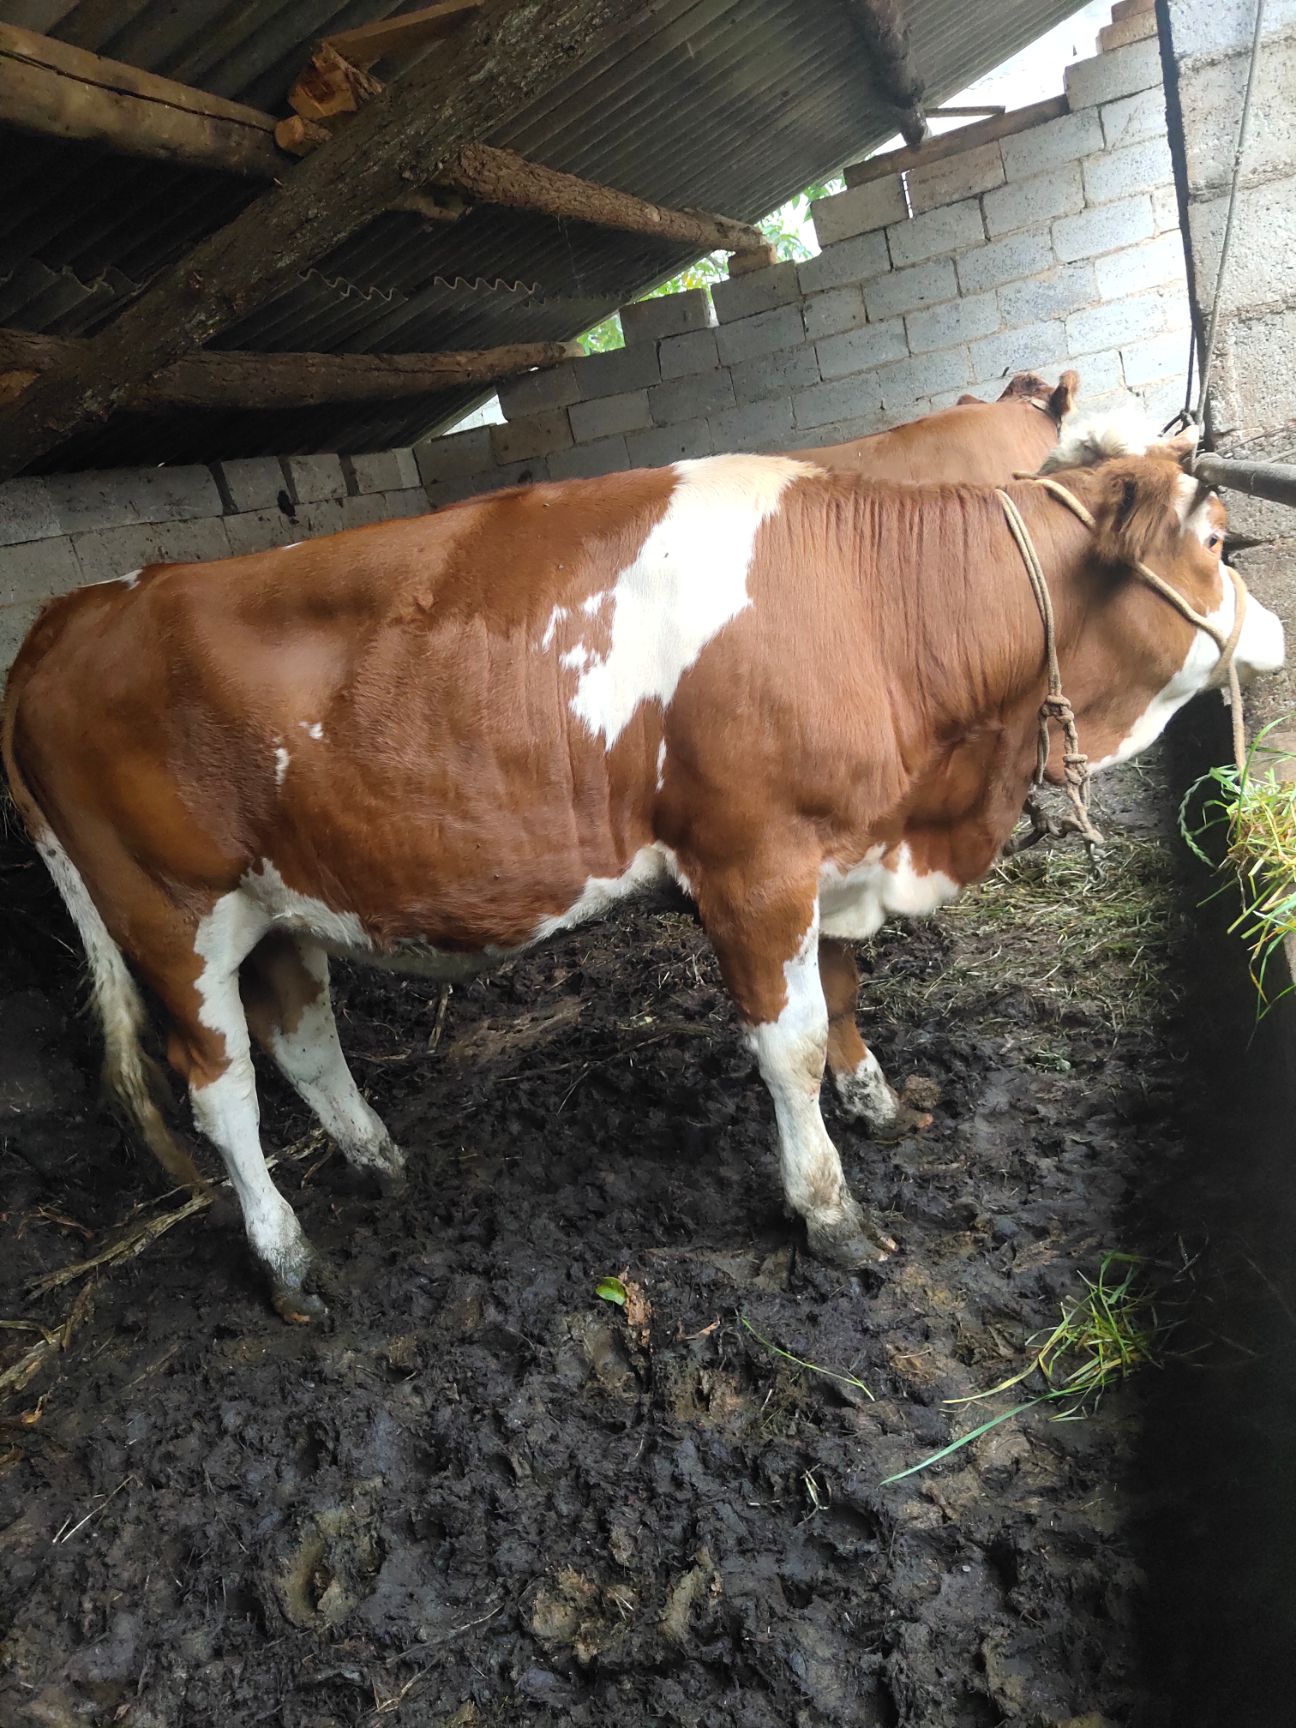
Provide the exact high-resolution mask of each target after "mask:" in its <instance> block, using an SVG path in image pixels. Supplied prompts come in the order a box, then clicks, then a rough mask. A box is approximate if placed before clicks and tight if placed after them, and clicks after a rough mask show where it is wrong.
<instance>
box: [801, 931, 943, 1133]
mask: <svg viewBox="0 0 1296 1728" xmlns="http://www.w3.org/2000/svg"><path fill="white" fill-rule="evenodd" d="M819 976H820V978H821V979H822V981H823V992H824V999H825V1001H826V1002H827V1004H828V1066H829V1068H830V1070H831V1071H832V1077H833V1085H834V1086H835V1087H836V1088H837V1096H838V1098H839V1099H840V1100H841V1107H842V1109H843V1110H844V1111H845V1112H846V1114H847V1115H848V1116H854V1117H857V1118H858V1119H859V1120H860V1121H862V1122H863V1124H864V1126H865V1127H866V1128H867V1129H868V1131H869V1133H870V1134H871V1135H872V1136H873V1138H874V1139H875V1140H899V1139H900V1138H901V1136H902V1135H905V1134H910V1133H913V1131H914V1130H915V1129H919V1128H929V1127H930V1126H931V1115H930V1112H928V1111H926V1110H916V1109H915V1108H914V1107H913V1105H912V1104H908V1103H906V1101H905V1100H904V1099H903V1098H901V1097H900V1095H899V1094H898V1093H897V1092H896V1090H895V1088H894V1087H893V1086H892V1085H891V1083H890V1081H889V1080H888V1079H887V1077H886V1075H885V1074H884V1073H883V1072H882V1065H881V1063H880V1062H879V1061H878V1059H877V1057H876V1056H875V1055H874V1054H873V1052H872V1051H871V1050H870V1049H869V1047H868V1045H867V1044H865V1042H864V1040H863V1039H862V1038H861V1037H860V1034H859V1027H858V1026H857V1025H856V1022H855V1011H856V999H857V997H858V995H859V981H860V980H859V967H858V966H857V965H856V963H855V956H854V954H853V953H852V952H851V950H850V949H849V948H848V947H847V946H846V944H845V943H844V942H837V941H835V940H834V939H833V938H832V937H830V936H825V937H824V938H823V939H822V940H821V941H820V944H819Z"/></svg>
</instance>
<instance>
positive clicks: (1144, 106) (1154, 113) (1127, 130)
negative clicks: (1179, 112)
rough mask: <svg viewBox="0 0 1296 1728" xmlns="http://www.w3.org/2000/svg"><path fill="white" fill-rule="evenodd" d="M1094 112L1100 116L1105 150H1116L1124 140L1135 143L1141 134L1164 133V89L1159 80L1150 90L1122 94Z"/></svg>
mask: <svg viewBox="0 0 1296 1728" xmlns="http://www.w3.org/2000/svg"><path fill="white" fill-rule="evenodd" d="M1085 112H1088V110H1085ZM1098 113H1099V117H1100V118H1101V120H1102V129H1103V142H1104V143H1105V144H1106V146H1107V148H1108V149H1109V150H1120V149H1122V148H1123V147H1124V146H1125V145H1126V144H1137V143H1139V142H1140V141H1141V140H1142V139H1144V138H1164V137H1165V131H1166V110H1165V92H1164V91H1163V90H1162V88H1161V86H1160V85H1159V84H1157V85H1154V86H1153V88H1152V89H1151V90H1140V91H1139V92H1138V94H1137V95H1135V96H1122V97H1121V98H1120V100H1119V101H1117V102H1106V103H1104V104H1103V106H1102V107H1101V108H1100V109H1099V110H1098Z"/></svg>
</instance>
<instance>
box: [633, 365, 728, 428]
mask: <svg viewBox="0 0 1296 1728" xmlns="http://www.w3.org/2000/svg"><path fill="white" fill-rule="evenodd" d="M648 404H649V407H650V408H651V409H652V417H653V419H654V420H655V421H656V422H657V424H658V425H659V426H670V425H672V424H673V423H674V422H675V421H676V420H696V419H697V418H699V416H701V415H710V414H719V413H720V412H721V410H722V409H725V408H732V407H733V405H734V393H733V385H732V383H731V382H730V380H729V374H728V373H727V372H695V373H693V374H691V375H690V376H689V377H687V378H672V379H671V380H670V382H669V383H667V384H658V385H657V387H656V389H654V390H650V391H649V392H648Z"/></svg>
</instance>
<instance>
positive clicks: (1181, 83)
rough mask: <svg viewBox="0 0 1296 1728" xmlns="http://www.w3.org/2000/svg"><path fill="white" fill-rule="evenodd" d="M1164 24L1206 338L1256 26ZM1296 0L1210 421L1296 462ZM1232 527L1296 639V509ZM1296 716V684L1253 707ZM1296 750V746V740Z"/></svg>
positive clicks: (1267, 716)
mask: <svg viewBox="0 0 1296 1728" xmlns="http://www.w3.org/2000/svg"><path fill="white" fill-rule="evenodd" d="M1161 18H1162V29H1163V32H1164V36H1165V46H1166V49H1167V56H1168V58H1169V60H1170V62H1171V64H1172V66H1173V73H1172V78H1173V83H1174V91H1173V99H1172V101H1171V103H1170V117H1171V140H1172V144H1173V146H1174V156H1175V165H1176V170H1177V181H1178V191H1179V196H1180V197H1181V199H1182V201H1183V204H1184V207H1185V209H1186V211H1187V235H1188V247H1189V252H1190V255H1191V260H1192V280H1193V299H1194V307H1195V311H1196V314H1197V318H1198V322H1199V328H1200V329H1201V331H1202V333H1203V336H1204V335H1205V332H1206V330H1207V328H1208V326H1209V322H1210V315H1211V307H1212V304H1213V302H1214V297H1215V284H1216V279H1217V276H1218V273H1219V264H1220V246H1221V242H1222V239H1223V234H1224V224H1225V217H1226V213H1227V209H1228V201H1229V191H1230V187H1231V185H1232V181H1233V165H1234V158H1235V153H1236V149H1237V141H1238V126H1239V122H1240V120H1241V114H1242V101H1243V93H1244V91H1245V89H1246V84H1247V74H1248V70H1249V67H1250V64H1251V41H1252V32H1253V28H1254V23H1255V8H1254V5H1253V3H1252V0H1168V4H1167V5H1165V7H1164V8H1163V11H1162V14H1161ZM1293 258H1296V0H1267V4H1266V6H1265V11H1264V21H1263V34H1262V37H1261V40H1260V46H1259V52H1258V55H1257V59H1256V76H1255V87H1254V92H1253V95H1252V114H1251V124H1250V129H1249V131H1248V135H1247V140H1246V144H1245V147H1244V150H1243V154H1242V163H1241V173H1240V176H1239V179H1238V195H1237V206H1236V210H1235V213H1234V226H1233V238H1232V241H1231V245H1230V252H1229V261H1228V264H1227V267H1226V270H1225V275H1224V279H1223V283H1222V290H1221V294H1220V324H1219V337H1218V341H1217V345H1216V352H1215V360H1214V368H1213V371H1212V375H1211V388H1210V400H1209V404H1208V411H1207V423H1208V427H1209V431H1210V436H1211V442H1212V443H1213V445H1214V447H1215V448H1216V449H1217V450H1219V451H1221V452H1222V453H1223V454H1225V455H1228V456H1238V457H1250V458H1252V459H1253V460H1257V461H1265V460H1272V461H1291V460H1292V454H1291V453H1292V450H1293V448H1296V268H1293ZM1227 502H1228V506H1229V519H1230V523H1231V525H1232V526H1234V527H1235V528H1236V529H1237V530H1238V531H1239V532H1240V533H1242V534H1245V535H1246V536H1248V537H1249V538H1253V539H1256V540H1258V541H1260V542H1261V544H1260V545H1259V546H1258V547H1256V548H1254V549H1252V550H1250V551H1248V552H1247V553H1246V554H1245V555H1244V556H1242V557H1239V559H1238V566H1239V568H1240V569H1241V570H1242V571H1243V572H1244V573H1245V575H1246V579H1247V581H1248V583H1250V584H1251V585H1252V586H1254V588H1255V590H1256V592H1257V594H1258V595H1259V596H1260V598H1261V599H1262V600H1264V601H1265V603H1266V604H1267V605H1269V606H1272V607H1273V608H1274V609H1275V610H1276V611H1277V612H1278V614H1279V615H1280V617H1281V618H1282V620H1283V622H1284V624H1285V625H1286V628H1287V633H1288V643H1289V645H1290V644H1291V643H1293V642H1296V513H1293V512H1292V511H1291V510H1290V509H1286V508H1284V507H1282V506H1281V505H1276V504H1266V503H1263V502H1261V501H1259V500H1255V499H1249V498H1246V497H1244V496H1243V495H1242V494H1241V493H1237V492H1233V493H1229V494H1227ZM1294 709H1296V676H1293V673H1292V671H1290V670H1289V671H1288V672H1287V673H1286V674H1284V675H1283V676H1282V677H1280V678H1277V679H1269V680H1265V682H1264V683H1263V684H1262V685H1260V686H1257V687H1256V689H1255V690H1254V691H1252V692H1251V693H1250V694H1249V696H1248V699H1247V710H1248V715H1249V717H1250V719H1251V722H1252V725H1253V727H1255V726H1259V725H1262V724H1265V723H1266V722H1268V721H1270V720H1274V719H1277V718H1279V717H1282V716H1287V715H1290V714H1291V713H1292V711H1293V710H1294ZM1289 747H1296V741H1293V743H1292V744H1289Z"/></svg>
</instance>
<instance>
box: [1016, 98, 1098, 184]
mask: <svg viewBox="0 0 1296 1728" xmlns="http://www.w3.org/2000/svg"><path fill="white" fill-rule="evenodd" d="M1102 147H1103V129H1102V121H1101V120H1100V119H1099V118H1098V111H1097V109H1096V108H1085V109H1082V110H1081V112H1080V113H1079V114H1063V115H1061V116H1060V118H1059V119H1057V120H1049V121H1046V122H1045V124H1044V125H1043V126H1032V127H1031V128H1030V129H1029V130H1028V131H1026V132H1017V133H1015V134H1014V135H1013V136H1012V137H1011V138H1005V139H1004V140H1003V144H1002V149H1003V159H1004V167H1005V168H1006V169H1007V170H1008V178H1009V179H1010V180H1029V179H1030V178H1031V177H1032V176H1034V175H1036V174H1046V173H1047V172H1048V171H1049V169H1050V168H1060V167H1061V166H1062V164H1063V163H1064V162H1075V161H1077V160H1078V159H1079V158H1080V157H1081V156H1088V155H1090V154H1091V152H1093V151H1094V150H1101V149H1102Z"/></svg>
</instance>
